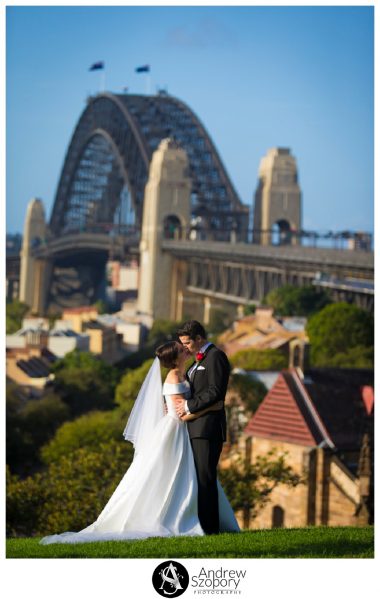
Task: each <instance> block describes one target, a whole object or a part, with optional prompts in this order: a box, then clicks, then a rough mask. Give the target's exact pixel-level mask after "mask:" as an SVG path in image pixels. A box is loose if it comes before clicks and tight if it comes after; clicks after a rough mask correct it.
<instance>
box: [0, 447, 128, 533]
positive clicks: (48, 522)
mask: <svg viewBox="0 0 380 599" xmlns="http://www.w3.org/2000/svg"><path fill="white" fill-rule="evenodd" d="M132 456H133V450H132V446H131V444H129V443H118V442H116V441H114V440H111V441H109V442H107V443H100V444H99V445H98V446H97V447H96V448H95V447H91V448H89V449H87V448H81V449H77V450H75V451H73V452H71V453H70V454H69V455H66V456H61V457H60V458H59V459H58V460H57V461H56V462H53V463H51V464H50V465H49V467H48V468H47V469H46V470H45V471H43V472H38V473H37V474H35V475H34V476H29V477H28V478H26V479H24V480H21V479H19V478H18V477H17V476H14V475H11V473H10V472H9V471H8V477H7V535H8V536H34V535H45V534H53V533H58V532H64V531H67V530H73V531H75V530H80V529H82V528H84V527H85V526H87V525H88V524H91V523H92V522H93V521H95V520H96V518H97V516H98V515H99V513H100V512H101V510H102V509H103V507H104V506H105V504H106V503H107V501H108V499H109V498H110V496H111V495H112V493H113V491H114V490H115V488H116V486H117V484H118V483H119V482H120V480H121V478H122V477H123V475H124V474H125V471H126V470H127V469H128V467H129V465H130V463H131V461H132Z"/></svg>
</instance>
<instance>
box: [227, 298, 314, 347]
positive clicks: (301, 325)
mask: <svg viewBox="0 0 380 599" xmlns="http://www.w3.org/2000/svg"><path fill="white" fill-rule="evenodd" d="M305 325H306V318H304V317H289V316H288V317H283V318H277V317H275V316H274V315H273V308H270V307H267V306H260V307H258V308H256V310H255V313H254V314H250V315H248V316H244V317H243V318H241V319H239V320H236V321H235V322H234V323H233V324H232V325H231V327H230V328H228V329H227V330H226V331H225V332H224V333H222V334H221V335H220V336H219V337H218V344H219V345H220V347H222V348H223V350H224V351H225V352H226V354H227V355H228V356H232V355H233V354H234V353H236V352H238V351H241V350H247V349H258V350H262V349H282V350H284V351H285V352H286V353H289V346H290V343H291V341H292V340H294V339H298V340H302V341H304V342H305V343H306V342H307V341H308V340H307V336H306V333H305Z"/></svg>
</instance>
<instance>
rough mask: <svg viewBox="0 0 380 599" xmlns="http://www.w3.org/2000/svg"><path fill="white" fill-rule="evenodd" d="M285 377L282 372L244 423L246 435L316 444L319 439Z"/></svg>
mask: <svg viewBox="0 0 380 599" xmlns="http://www.w3.org/2000/svg"><path fill="white" fill-rule="evenodd" d="M287 378H288V377H286V374H285V371H284V372H281V373H280V374H279V376H278V378H277V380H276V382H275V384H274V385H273V387H272V388H271V389H270V391H269V392H268V393H267V395H266V396H265V398H264V400H263V402H262V403H261V404H260V406H259V407H258V409H257V411H256V412H255V414H254V415H253V416H252V418H251V420H250V421H249V423H248V424H247V426H246V429H245V433H246V434H247V435H249V436H251V435H252V436H257V437H265V438H268V439H277V440H279V441H280V440H281V441H288V442H290V443H297V444H300V445H308V446H315V445H317V444H318V442H319V439H318V436H317V435H315V433H314V434H313V431H311V430H310V426H309V425H308V423H307V421H306V420H305V417H304V415H303V413H302V410H301V408H300V406H299V403H298V402H297V400H296V398H295V397H294V395H293V393H292V391H291V389H290V388H289V384H288V383H289V381H287ZM316 437H317V438H316Z"/></svg>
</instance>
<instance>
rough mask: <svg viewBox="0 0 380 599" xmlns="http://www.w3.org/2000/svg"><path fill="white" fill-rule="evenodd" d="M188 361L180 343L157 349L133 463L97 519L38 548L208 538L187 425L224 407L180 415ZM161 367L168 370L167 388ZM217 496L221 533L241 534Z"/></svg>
mask: <svg viewBox="0 0 380 599" xmlns="http://www.w3.org/2000/svg"><path fill="white" fill-rule="evenodd" d="M188 357H189V354H188V352H187V350H186V348H185V347H184V346H183V345H182V344H180V343H178V342H176V341H170V342H168V343H165V344H164V345H161V346H160V347H159V348H157V350H156V358H155V360H154V362H153V364H152V366H151V368H150V370H149V372H148V374H147V376H146V378H145V381H144V383H143V385H142V387H141V390H140V392H139V394H138V396H137V399H136V401H135V404H134V406H133V409H132V411H131V414H130V416H129V419H128V422H127V426H126V427H125V430H124V433H123V434H124V437H125V439H126V440H128V441H131V442H132V443H133V445H134V449H135V453H134V458H133V461H132V463H131V465H130V467H129V469H128V470H127V472H126V473H125V475H124V477H123V478H122V480H121V481H120V483H119V485H118V486H117V488H116V490H115V491H114V493H113V495H112V496H111V498H110V499H109V501H108V503H107V505H106V506H105V507H104V509H103V511H102V512H101V513H100V515H99V517H98V519H97V520H96V521H95V522H94V523H93V524H90V526H87V528H84V529H83V530H81V531H79V532H64V533H61V534H56V535H50V536H48V537H44V538H43V539H41V541H40V543H42V544H44V545H46V544H50V543H83V542H92V541H106V540H124V539H144V538H147V537H161V536H162V537H168V536H180V535H189V536H202V535H204V534H205V533H204V531H203V530H202V527H201V525H200V522H199V519H198V512H197V477H196V471H195V465H194V458H193V453H192V449H191V444H190V439H189V436H188V432H187V427H186V424H185V421H186V420H188V419H191V418H195V417H199V416H200V415H202V414H204V413H205V412H207V411H209V410H211V409H220V408H221V407H222V406H220V405H218V404H215V405H213V406H211V408H208V409H207V410H202V411H201V412H198V413H197V414H189V415H186V416H184V417H182V418H179V417H178V416H177V413H176V410H175V403H174V402H175V399H178V398H182V399H189V397H190V385H189V383H188V381H187V380H186V379H185V363H186V361H187V359H188ZM160 364H162V365H163V366H164V367H166V368H169V372H168V374H167V377H166V380H165V382H164V384H163V386H162V381H161V371H160ZM165 403H166V407H165ZM218 497H219V521H220V531H221V532H237V531H239V530H240V529H239V526H238V523H237V521H236V518H235V516H234V513H233V511H232V508H231V506H230V504H229V502H228V499H227V497H226V495H225V493H224V491H223V489H222V487H221V485H220V484H219V482H218Z"/></svg>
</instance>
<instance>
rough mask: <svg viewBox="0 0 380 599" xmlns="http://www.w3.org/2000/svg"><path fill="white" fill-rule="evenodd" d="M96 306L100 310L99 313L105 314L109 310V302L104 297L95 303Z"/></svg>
mask: <svg viewBox="0 0 380 599" xmlns="http://www.w3.org/2000/svg"><path fill="white" fill-rule="evenodd" d="M94 307H95V308H97V310H98V314H105V313H106V312H107V310H108V304H107V302H105V301H104V300H102V299H98V300H97V301H96V302H95V304H94Z"/></svg>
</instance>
